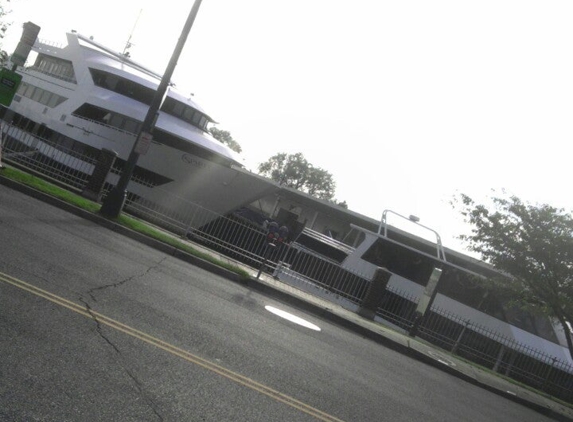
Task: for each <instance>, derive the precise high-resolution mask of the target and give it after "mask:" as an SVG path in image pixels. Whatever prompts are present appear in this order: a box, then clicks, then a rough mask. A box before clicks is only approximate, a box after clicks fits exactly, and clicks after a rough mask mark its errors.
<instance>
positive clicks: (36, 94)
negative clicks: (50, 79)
mask: <svg viewBox="0 0 573 422" xmlns="http://www.w3.org/2000/svg"><path fill="white" fill-rule="evenodd" d="M41 97H42V90H41V89H36V90H34V94H33V95H32V100H34V101H37V102H40V98H41Z"/></svg>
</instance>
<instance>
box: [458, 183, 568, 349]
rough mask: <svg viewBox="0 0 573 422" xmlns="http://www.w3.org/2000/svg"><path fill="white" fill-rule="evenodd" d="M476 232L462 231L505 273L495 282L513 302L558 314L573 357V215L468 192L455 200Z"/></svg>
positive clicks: (550, 207) (553, 209)
mask: <svg viewBox="0 0 573 422" xmlns="http://www.w3.org/2000/svg"><path fill="white" fill-rule="evenodd" d="M456 204H457V207H458V208H459V209H460V211H461V213H462V215H463V216H464V217H465V219H466V221H467V222H468V223H470V224H471V226H472V227H473V228H472V234H470V235H465V236H461V238H462V240H465V241H467V242H468V244H469V248H470V250H472V251H474V252H478V253H479V254H480V255H481V257H482V259H483V260H484V261H485V262H488V263H490V264H492V265H493V266H494V267H495V268H496V269H497V270H499V271H500V272H501V273H503V274H504V275H506V276H505V277H500V278H499V279H498V280H493V284H494V287H495V288H496V289H497V290H498V292H500V293H501V294H502V295H503V296H505V297H511V298H512V299H513V300H512V304H518V305H520V306H521V307H522V308H525V309H527V310H529V311H532V312H536V313H540V314H543V315H546V316H548V317H551V318H555V319H557V320H558V321H559V322H560V324H561V326H562V327H563V329H564V330H565V333H567V334H569V335H566V337H567V344H568V346H569V351H570V353H571V355H572V357H573V344H572V341H571V335H570V333H571V331H570V328H569V327H568V323H570V322H573V217H572V214H571V212H567V211H565V210H563V209H558V208H555V207H552V206H550V205H546V204H542V205H531V204H527V203H524V202H522V201H521V200H520V199H519V198H517V197H515V196H511V197H509V198H500V197H495V198H492V204H491V205H489V206H488V205H484V204H478V203H476V202H475V201H474V200H472V199H471V198H470V197H469V196H467V195H463V194H462V195H460V197H459V198H458V201H457V202H456Z"/></svg>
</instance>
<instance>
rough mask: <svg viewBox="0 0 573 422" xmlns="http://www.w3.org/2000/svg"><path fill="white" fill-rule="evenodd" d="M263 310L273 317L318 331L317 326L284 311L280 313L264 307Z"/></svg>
mask: <svg viewBox="0 0 573 422" xmlns="http://www.w3.org/2000/svg"><path fill="white" fill-rule="evenodd" d="M265 309H266V310H267V311H269V312H271V313H273V314H275V315H278V316H280V317H281V318H284V319H287V320H289V321H291V322H294V323H295V324H298V325H302V326H303V327H306V328H310V329H311V330H314V331H320V327H319V326H318V325H314V324H313V323H312V322H308V321H307V320H305V319H302V318H299V317H297V316H296V315H293V314H289V313H288V312H286V311H282V310H280V309H277V308H275V307H274V306H268V305H267V306H265Z"/></svg>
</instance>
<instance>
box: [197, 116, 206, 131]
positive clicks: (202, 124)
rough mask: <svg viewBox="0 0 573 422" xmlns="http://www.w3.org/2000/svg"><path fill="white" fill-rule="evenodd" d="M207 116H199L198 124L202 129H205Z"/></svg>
mask: <svg viewBox="0 0 573 422" xmlns="http://www.w3.org/2000/svg"><path fill="white" fill-rule="evenodd" d="M207 123H208V122H207V118H206V117H205V116H201V120H200V121H199V126H200V127H201V128H202V129H207Z"/></svg>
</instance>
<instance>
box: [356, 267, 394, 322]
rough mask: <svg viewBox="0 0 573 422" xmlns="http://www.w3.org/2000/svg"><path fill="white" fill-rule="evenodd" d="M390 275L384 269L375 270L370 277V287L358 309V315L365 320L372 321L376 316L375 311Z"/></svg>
mask: <svg viewBox="0 0 573 422" xmlns="http://www.w3.org/2000/svg"><path fill="white" fill-rule="evenodd" d="M391 275H392V273H391V272H390V271H388V270H387V269H386V268H382V267H378V268H376V272H375V273H374V277H372V281H371V282H370V286H368V291H367V292H366V297H365V298H364V300H363V301H362V303H361V304H360V308H359V309H358V315H360V316H361V317H364V318H367V319H372V320H373V319H374V317H375V316H376V310H377V309H378V306H379V304H380V300H381V299H382V296H383V295H384V292H385V291H386V286H387V285H388V281H389V280H390V276H391Z"/></svg>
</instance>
